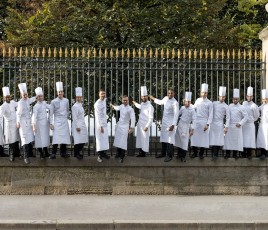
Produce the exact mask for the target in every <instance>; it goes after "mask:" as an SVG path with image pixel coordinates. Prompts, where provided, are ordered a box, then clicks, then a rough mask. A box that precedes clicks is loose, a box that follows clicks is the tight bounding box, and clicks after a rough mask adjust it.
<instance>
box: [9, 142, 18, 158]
mask: <svg viewBox="0 0 268 230" xmlns="http://www.w3.org/2000/svg"><path fill="white" fill-rule="evenodd" d="M9 148H10V150H11V151H10V155H11V156H14V157H19V156H20V146H19V142H18V141H16V142H14V143H11V144H9Z"/></svg>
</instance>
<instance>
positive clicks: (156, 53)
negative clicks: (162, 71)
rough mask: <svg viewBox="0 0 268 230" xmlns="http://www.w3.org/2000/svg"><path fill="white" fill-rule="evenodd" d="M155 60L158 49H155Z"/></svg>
mask: <svg viewBox="0 0 268 230" xmlns="http://www.w3.org/2000/svg"><path fill="white" fill-rule="evenodd" d="M155 58H156V59H157V58H158V49H157V48H155Z"/></svg>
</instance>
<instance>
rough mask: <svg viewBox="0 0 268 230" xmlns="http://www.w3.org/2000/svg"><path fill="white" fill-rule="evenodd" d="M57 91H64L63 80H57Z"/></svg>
mask: <svg viewBox="0 0 268 230" xmlns="http://www.w3.org/2000/svg"><path fill="white" fill-rule="evenodd" d="M56 88H57V91H63V83H62V82H61V81H58V82H56Z"/></svg>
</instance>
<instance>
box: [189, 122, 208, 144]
mask: <svg viewBox="0 0 268 230" xmlns="http://www.w3.org/2000/svg"><path fill="white" fill-rule="evenodd" d="M206 125H207V120H204V121H201V120H199V121H196V123H195V130H194V134H193V136H192V137H191V146H196V147H201V148H209V132H210V131H209V130H210V127H209V128H208V129H207V130H206V131H204V127H205V126H206Z"/></svg>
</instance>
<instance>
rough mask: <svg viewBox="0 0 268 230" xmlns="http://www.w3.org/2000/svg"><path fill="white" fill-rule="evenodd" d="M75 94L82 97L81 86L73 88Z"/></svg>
mask: <svg viewBox="0 0 268 230" xmlns="http://www.w3.org/2000/svg"><path fill="white" fill-rule="evenodd" d="M75 95H76V96H77V97H82V88H81V87H77V88H75Z"/></svg>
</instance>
